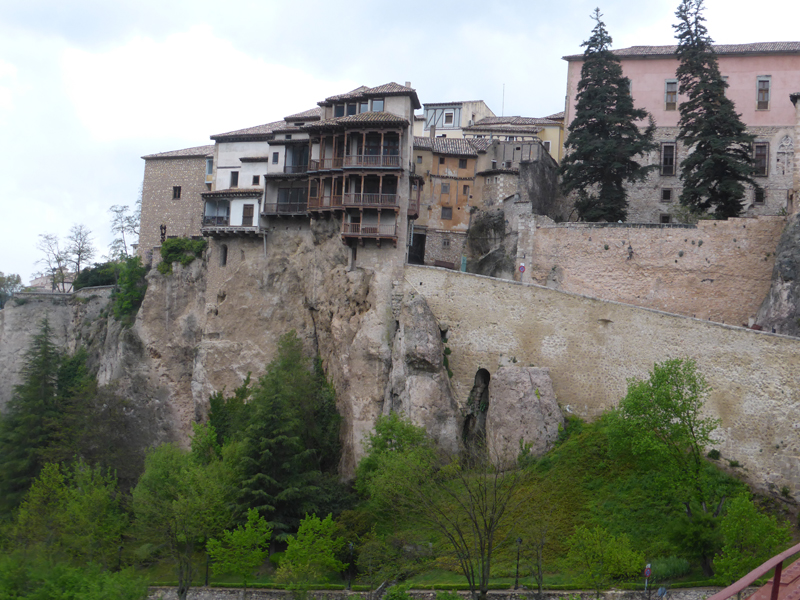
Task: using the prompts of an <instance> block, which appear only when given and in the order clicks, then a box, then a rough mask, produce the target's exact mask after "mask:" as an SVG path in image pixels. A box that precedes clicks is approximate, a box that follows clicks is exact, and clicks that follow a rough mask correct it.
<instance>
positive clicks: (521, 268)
mask: <svg viewBox="0 0 800 600" xmlns="http://www.w3.org/2000/svg"><path fill="white" fill-rule="evenodd" d="M519 272H520V273H524V272H525V265H520V266H519Z"/></svg>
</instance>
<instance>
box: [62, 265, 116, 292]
mask: <svg viewBox="0 0 800 600" xmlns="http://www.w3.org/2000/svg"><path fill="white" fill-rule="evenodd" d="M119 269H120V263H119V262H117V261H108V262H104V263H94V265H93V266H91V267H85V268H84V269H83V270H82V271H81V272H80V273H79V274H78V276H77V277H76V278H75V281H73V282H72V289H74V290H79V289H81V288H85V287H93V286H97V285H116V284H117V277H119Z"/></svg>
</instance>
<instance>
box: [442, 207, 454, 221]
mask: <svg viewBox="0 0 800 600" xmlns="http://www.w3.org/2000/svg"><path fill="white" fill-rule="evenodd" d="M452 218H453V207H452V206H443V207H442V221H450V220H451V219H452Z"/></svg>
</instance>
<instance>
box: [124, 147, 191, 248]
mask: <svg viewBox="0 0 800 600" xmlns="http://www.w3.org/2000/svg"><path fill="white" fill-rule="evenodd" d="M205 177H206V157H205V156H197V157H185V158H158V159H156V158H152V159H148V160H146V161H145V165H144V183H143V187H142V221H141V227H140V230H139V256H141V257H142V260H143V261H144V262H145V263H149V262H150V259H151V258H152V255H153V254H154V253H155V254H158V252H157V249H158V248H160V247H161V225H166V226H167V235H168V236H178V237H191V236H194V235H200V227H201V225H202V223H203V198H202V196H200V193H201V192H204V191H206V185H205V180H206V179H205ZM174 186H180V187H181V197H180V198H177V199H173V197H172V196H173V192H172V188H173V187H174ZM154 250H155V252H154ZM155 259H156V260H155V262H158V261H159V260H160V258H159V257H158V256H156V257H155Z"/></svg>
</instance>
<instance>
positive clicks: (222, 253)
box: [219, 244, 228, 267]
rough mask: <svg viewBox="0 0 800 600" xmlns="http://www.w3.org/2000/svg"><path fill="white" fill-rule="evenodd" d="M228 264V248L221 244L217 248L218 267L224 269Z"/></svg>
mask: <svg viewBox="0 0 800 600" xmlns="http://www.w3.org/2000/svg"><path fill="white" fill-rule="evenodd" d="M227 264H228V246H226V245H225V244H222V246H220V248H219V266H220V267H224V266H225V265H227Z"/></svg>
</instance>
